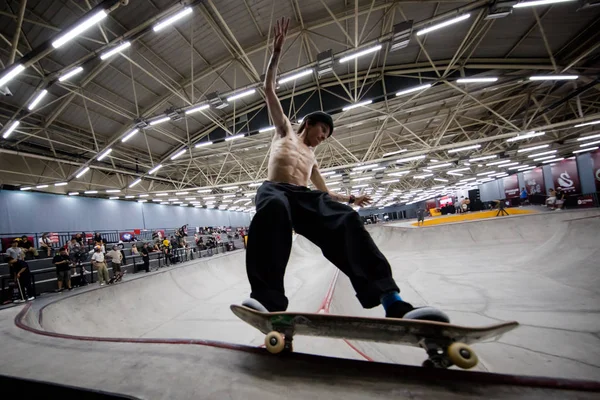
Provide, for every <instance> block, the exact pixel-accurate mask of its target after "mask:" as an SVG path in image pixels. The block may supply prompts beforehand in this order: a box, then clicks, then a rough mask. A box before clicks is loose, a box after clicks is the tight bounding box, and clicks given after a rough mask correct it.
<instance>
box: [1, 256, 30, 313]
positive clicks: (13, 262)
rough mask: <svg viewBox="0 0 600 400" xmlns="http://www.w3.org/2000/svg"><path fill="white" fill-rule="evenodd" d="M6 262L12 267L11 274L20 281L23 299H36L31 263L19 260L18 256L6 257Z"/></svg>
mask: <svg viewBox="0 0 600 400" xmlns="http://www.w3.org/2000/svg"><path fill="white" fill-rule="evenodd" d="M6 262H7V263H8V265H9V267H10V274H11V275H12V276H13V278H14V280H15V281H18V285H19V292H20V293H21V301H18V302H19V303H20V302H22V301H25V299H27V300H33V299H35V297H34V295H33V287H32V286H31V272H29V265H27V263H26V262H25V261H23V260H17V259H16V258H12V257H10V256H9V257H6Z"/></svg>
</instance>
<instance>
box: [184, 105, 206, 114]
mask: <svg viewBox="0 0 600 400" xmlns="http://www.w3.org/2000/svg"><path fill="white" fill-rule="evenodd" d="M209 108H210V105H209V104H202V105H201V106H198V107H194V108H190V109H189V110H186V111H185V113H186V115H187V114H193V113H197V112H200V111H204V110H207V109H209Z"/></svg>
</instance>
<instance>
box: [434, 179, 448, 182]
mask: <svg viewBox="0 0 600 400" xmlns="http://www.w3.org/2000/svg"><path fill="white" fill-rule="evenodd" d="M433 180H434V181H437V182H448V179H443V178H433Z"/></svg>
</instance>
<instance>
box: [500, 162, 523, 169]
mask: <svg viewBox="0 0 600 400" xmlns="http://www.w3.org/2000/svg"><path fill="white" fill-rule="evenodd" d="M513 165H519V163H518V162H511V163H508V164H502V165H498V166H499V167H501V168H508V167H512V166H513Z"/></svg>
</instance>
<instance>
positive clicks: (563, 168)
mask: <svg viewBox="0 0 600 400" xmlns="http://www.w3.org/2000/svg"><path fill="white" fill-rule="evenodd" d="M552 180H553V181H554V189H558V188H561V189H562V190H563V192H564V193H567V194H574V193H581V185H580V183H579V173H578V172H577V160H575V158H567V159H566V160H563V161H561V162H557V163H556V164H554V165H552Z"/></svg>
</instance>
